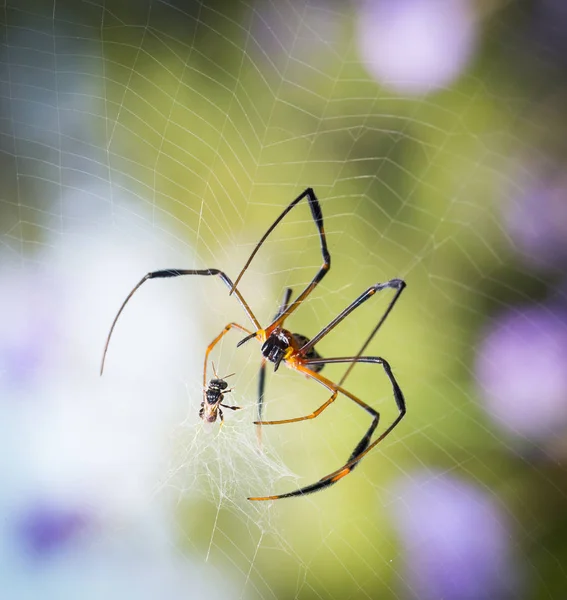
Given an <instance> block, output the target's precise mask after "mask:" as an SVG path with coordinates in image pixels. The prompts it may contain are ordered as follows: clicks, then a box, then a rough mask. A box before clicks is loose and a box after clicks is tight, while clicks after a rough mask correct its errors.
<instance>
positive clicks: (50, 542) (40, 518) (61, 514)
mask: <svg viewBox="0 0 567 600" xmlns="http://www.w3.org/2000/svg"><path fill="white" fill-rule="evenodd" d="M91 521H92V518H91V515H89V514H87V512H86V511H84V510H79V509H78V508H76V507H68V508H65V507H64V506H61V505H58V504H45V503H40V504H37V505H35V506H31V507H28V509H27V510H25V511H24V512H23V513H22V514H21V515H20V518H19V520H18V527H17V529H18V532H17V535H18V538H19V539H20V540H21V542H22V545H23V546H24V549H25V551H26V552H27V553H28V554H31V555H32V556H33V557H34V558H38V559H45V558H48V557H49V556H50V555H53V554H55V553H56V552H58V551H62V550H65V549H69V548H70V547H72V545H73V544H74V543H77V541H78V540H79V537H80V536H81V535H84V534H85V533H86V531H87V530H88V529H89V528H90V527H91V526H92V522H91Z"/></svg>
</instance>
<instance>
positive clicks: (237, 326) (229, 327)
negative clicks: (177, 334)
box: [203, 323, 250, 399]
mask: <svg viewBox="0 0 567 600" xmlns="http://www.w3.org/2000/svg"><path fill="white" fill-rule="evenodd" d="M232 328H234V329H238V330H239V331H243V332H244V333H250V332H249V331H248V329H246V328H245V327H242V325H239V324H238V323H229V324H228V325H226V326H225V328H224V329H223V330H222V331H221V332H220V333H219V334H218V335H217V337H216V338H215V339H214V340H213V341H212V342H211V343H210V344H209V345H208V346H207V349H206V350H205V363H204V366H203V399H206V393H207V364H208V362H209V354H210V353H211V352H212V351H213V349H214V347H215V346H216V345H217V344H218V343H219V342H220V341H221V340H222V338H223V337H224V336H225V335H226V334H227V333H228V332H229V331H230V330H231V329H232ZM213 372H215V371H214V369H213ZM233 375H234V373H233ZM215 377H216V372H215ZM227 377H230V375H227ZM229 391H230V390H229ZM224 393H225V394H226V393H227V392H224Z"/></svg>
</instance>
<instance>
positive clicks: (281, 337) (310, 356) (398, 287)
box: [101, 188, 406, 500]
mask: <svg viewBox="0 0 567 600" xmlns="http://www.w3.org/2000/svg"><path fill="white" fill-rule="evenodd" d="M304 199H306V200H307V201H308V203H309V207H310V209H311V216H312V218H313V221H314V222H315V225H316V227H317V230H318V233H319V242H320V246H321V254H322V257H323V264H322V265H321V267H320V268H319V269H318V271H317V272H316V273H315V276H314V277H313V279H312V280H311V282H310V283H309V284H308V285H307V286H306V287H305V289H304V290H303V291H302V292H301V293H300V294H299V295H298V296H297V297H296V298H295V300H293V301H292V300H291V290H289V289H287V290H286V292H285V295H284V299H283V302H282V305H281V306H280V309H279V310H278V313H277V314H276V316H275V318H274V319H273V320H272V322H271V323H270V324H269V325H268V326H266V327H265V328H263V327H261V325H260V323H259V321H258V319H257V318H256V316H255V315H254V313H253V312H252V310H251V309H250V307H249V306H248V304H247V302H246V300H245V299H244V298H243V296H242V295H241V293H240V292H239V290H238V289H237V285H238V283H239V281H240V279H241V277H242V276H243V275H244V273H245V272H246V270H247V269H248V267H249V265H250V263H251V262H252V259H253V258H254V256H255V255H256V253H257V252H258V250H259V249H260V247H261V246H262V244H263V243H264V242H265V240H266V238H267V237H268V236H269V235H270V233H272V231H273V230H274V229H275V228H276V226H277V225H278V224H279V223H280V222H281V221H282V219H283V218H284V217H285V216H286V215H287V214H288V213H289V212H290V211H291V210H292V209H293V208H294V207H295V206H297V204H299V202H301V201H302V200H304ZM330 268H331V256H330V253H329V250H328V248H327V240H326V236H325V229H324V226H323V213H322V210H321V205H320V203H319V200H318V199H317V196H316V195H315V192H314V191H313V189H312V188H307V189H306V190H305V191H304V192H302V193H301V194H300V195H299V196H297V198H295V199H294V200H293V201H292V202H291V203H290V204H289V205H288V206H287V207H286V208H285V209H284V210H283V212H282V213H281V214H280V216H279V217H278V218H277V219H276V220H275V221H274V222H273V223H272V225H271V226H270V227H269V228H268V230H267V231H266V233H265V234H264V235H263V236H262V238H261V239H260V241H259V242H258V244H257V245H256V247H255V248H254V250H253V252H252V254H251V255H250V257H249V258H248V260H247V262H246V264H245V265H244V267H243V268H242V270H241V272H240V274H239V275H238V277H237V278H236V280H235V282H234V283H232V281H231V280H230V278H229V277H228V276H227V275H226V274H225V273H224V272H222V271H220V270H218V269H201V270H199V269H166V270H161V271H153V272H151V273H148V274H147V275H145V276H144V277H143V278H142V279H141V280H140V281H139V282H138V284H137V285H136V286H135V287H134V289H133V290H132V291H131V292H130V293H129V294H128V296H127V297H126V299H125V300H124V302H123V303H122V306H121V307H120V310H119V311H118V314H117V315H116V317H115V318H114V321H113V323H112V326H111V328H110V332H109V334H108V338H107V340H106V345H105V348H104V353H103V358H102V366H101V372H102V369H103V368H104V360H105V357H106V353H107V350H108V344H109V342H110V337H111V335H112V332H113V331H114V327H115V326H116V322H117V321H118V318H119V317H120V314H121V313H122V311H123V309H124V307H125V306H126V304H127V302H128V301H129V300H130V298H131V297H132V295H133V294H134V293H135V292H136V291H137V290H138V288H139V287H140V286H141V285H142V284H143V283H144V282H146V281H147V280H148V279H157V278H166V277H180V276H185V275H203V276H218V277H219V278H220V279H221V281H222V282H223V283H224V284H225V285H226V286H227V287H228V288H229V290H230V294H234V296H235V297H236V299H237V301H238V302H239V304H240V306H241V307H242V309H243V310H244V312H245V313H246V316H247V317H248V319H249V321H250V322H251V324H252V327H253V330H252V331H251V330H249V329H247V328H246V327H243V326H242V325H240V324H238V323H228V324H227V325H226V326H225V327H224V329H223V330H222V331H221V333H220V334H219V335H218V336H217V337H216V338H215V339H214V340H213V341H212V342H211V344H209V346H208V347H207V350H206V353H205V365H206V364H207V360H208V357H209V354H210V352H211V351H212V350H213V348H214V347H215V345H216V344H217V343H218V342H219V341H220V340H221V339H222V338H223V337H224V336H225V335H226V334H227V333H228V332H229V331H230V330H231V329H236V330H238V331H242V332H243V333H245V334H246V337H245V338H244V339H242V340H241V341H240V342H239V343H238V346H241V345H242V344H244V343H246V342H247V341H249V340H251V339H254V338H255V339H256V340H257V341H258V342H259V343H260V344H261V350H260V351H261V355H262V357H261V364H260V376H259V394H258V401H257V414H258V420H257V421H255V424H256V425H259V426H261V425H278V424H283V423H296V422H298V421H305V420H308V419H314V418H316V417H318V416H319V415H320V414H321V413H322V412H323V411H324V410H325V409H326V408H327V407H328V406H330V405H331V404H332V403H333V402H334V401H335V399H336V398H337V396H338V394H339V393H340V394H342V395H344V396H346V397H347V398H348V399H349V400H351V401H352V402H354V403H355V404H357V405H358V406H360V407H361V408H363V409H364V410H365V411H366V412H367V413H368V414H369V415H370V417H371V418H372V421H371V423H370V426H369V427H368V429H367V430H366V432H365V433H364V435H363V436H362V438H361V440H360V442H359V443H358V444H357V445H356V447H355V448H354V450H353V451H352V453H351V454H350V456H349V458H348V459H347V461H346V462H345V464H344V465H342V466H341V467H340V468H339V469H337V470H335V471H333V472H332V473H329V474H328V475H325V476H324V477H322V478H321V479H319V480H318V481H316V482H315V483H312V484H310V485H307V486H304V487H301V488H299V489H297V490H294V491H291V492H287V493H284V494H279V495H273V496H258V497H251V498H249V500H278V499H280V498H291V497H293V496H302V495H305V494H311V493H313V492H316V491H318V490H321V489H323V488H326V487H329V486H331V485H333V484H334V483H336V482H337V481H339V480H340V479H342V478H343V477H345V476H346V475H348V474H349V473H350V472H351V471H352V470H353V469H354V468H355V467H356V466H357V465H358V464H359V462H360V461H361V460H362V458H364V457H365V456H366V455H367V454H368V453H369V452H370V451H371V450H372V449H373V448H374V447H375V446H376V445H377V444H379V443H380V442H381V441H382V440H383V439H384V438H385V437H386V436H387V435H388V434H389V433H391V431H392V430H393V429H394V428H395V427H396V426H397V425H398V424H399V423H400V421H401V420H402V418H403V417H404V415H405V414H406V403H405V399H404V395H403V393H402V390H401V389H400V386H399V385H398V382H397V380H396V378H395V377H394V374H393V372H392V369H391V367H390V365H389V363H388V362H387V361H386V360H385V359H384V358H382V357H380V356H363V353H364V352H365V350H366V348H367V347H368V345H369V344H370V342H371V340H372V339H373V338H374V336H375V335H376V333H377V332H378V330H379V329H380V328H381V327H382V325H383V323H384V321H385V320H386V318H387V317H388V315H389V314H390V312H391V311H392V309H393V308H394V306H395V304H396V302H397V301H398V299H399V297H400V295H401V293H402V291H403V290H404V288H405V287H406V284H405V282H404V281H403V280H402V279H391V280H389V281H385V282H382V283H376V284H374V285H373V286H371V287H369V288H368V289H367V290H365V291H364V292H363V293H362V294H360V295H359V296H358V298H356V299H355V300H354V301H353V302H352V303H351V304H349V305H348V306H347V307H346V308H345V309H344V310H343V311H341V312H340V313H339V314H338V315H337V316H336V317H335V318H334V319H333V320H332V321H331V322H330V323H329V324H328V325H326V326H325V327H324V328H323V329H322V330H321V331H319V332H318V333H317V334H316V335H315V336H314V337H313V338H311V339H309V338H307V337H305V336H304V335H301V334H298V333H292V332H291V331H289V330H288V329H285V328H284V323H285V321H286V320H287V319H288V318H289V317H290V316H291V315H292V314H293V313H294V312H295V311H296V310H297V309H298V308H299V307H300V306H301V304H302V303H303V302H304V301H305V300H306V299H307V298H308V297H309V296H310V294H311V293H312V292H313V290H314V289H315V288H316V287H317V285H318V284H319V283H320V282H321V280H322V279H323V277H325V275H326V274H327V273H328V271H329V270H330ZM386 289H392V290H394V295H393V297H392V298H391V300H390V302H389V304H388V306H387V307H386V310H385V311H384V313H383V314H382V316H381V317H380V319H379V320H378V322H377V324H376V325H375V326H374V329H372V331H371V332H370V335H369V336H368V338H367V339H366V341H365V342H364V344H363V345H362V347H361V349H360V351H359V352H358V354H357V355H356V356H343V357H332V358H323V357H321V356H320V355H319V354H318V353H317V351H316V350H315V345H316V344H317V343H319V342H320V341H321V340H322V339H323V338H324V337H325V336H326V335H328V334H329V333H330V332H331V331H332V330H333V329H334V328H335V327H336V326H337V325H339V323H341V322H342V321H343V320H344V319H346V318H347V317H348V316H349V315H350V314H351V313H352V312H353V311H354V310H356V309H357V308H358V307H359V306H361V305H362V304H363V303H364V302H366V301H367V300H369V299H370V298H372V297H373V296H374V295H375V294H376V293H377V292H380V291H382V290H386ZM268 362H271V363H272V364H273V365H274V371H277V370H278V368H279V366H280V365H281V364H282V363H284V364H285V365H286V366H287V367H289V368H291V369H293V370H295V371H298V372H299V373H302V374H303V375H306V376H307V377H309V378H311V379H314V380H315V381H317V382H319V383H320V384H321V385H322V386H324V387H325V388H327V390H328V391H329V392H330V394H331V395H330V397H329V399H328V400H327V401H326V402H324V403H323V404H322V405H321V406H320V407H319V408H317V409H316V410H315V411H313V412H312V413H309V414H308V415H304V416H299V417H293V418H290V419H283V420H279V421H264V420H262V409H263V403H264V389H265V370H266V365H267V363H268ZM337 363H347V364H349V366H348V368H347V370H346V372H345V373H344V375H343V376H342V378H341V379H340V381H339V382H338V383H335V382H333V381H331V380H330V379H327V378H326V377H324V376H322V375H321V374H320V371H321V370H322V369H323V367H324V366H325V365H326V364H337ZM358 363H370V364H376V365H381V366H382V369H383V370H384V373H385V374H386V376H387V378H388V380H389V381H390V384H391V386H392V391H393V396H394V401H395V403H396V407H397V409H398V415H397V416H396V418H395V419H394V421H393V422H392V423H391V424H390V425H388V427H386V429H385V430H384V431H383V432H382V433H381V434H380V435H379V436H378V437H377V438H376V439H374V440H373V439H372V438H373V436H374V432H375V431H376V429H377V428H378V424H379V421H380V413H379V412H378V411H377V410H375V409H374V408H372V407H371V406H369V405H368V404H367V403H366V402H364V401H363V400H361V399H360V398H358V397H357V396H355V395H354V394H352V393H351V392H349V391H348V390H347V389H345V388H344V387H343V383H344V381H345V379H346V378H347V377H348V375H349V374H350V372H351V371H352V368H353V367H354V365H355V364H358ZM205 379H206V378H205Z"/></svg>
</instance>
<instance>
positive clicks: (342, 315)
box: [298, 279, 406, 384]
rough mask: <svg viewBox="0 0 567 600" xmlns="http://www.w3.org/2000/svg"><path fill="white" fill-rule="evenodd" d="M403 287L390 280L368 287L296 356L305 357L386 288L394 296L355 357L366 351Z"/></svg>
mask: <svg viewBox="0 0 567 600" xmlns="http://www.w3.org/2000/svg"><path fill="white" fill-rule="evenodd" d="M405 287H406V283H405V281H403V280H402V279H390V281H386V282H384V283H376V284H374V285H373V286H372V287H369V288H368V289H367V290H366V291H365V292H363V293H362V294H361V295H360V296H359V297H358V298H357V299H356V300H355V301H354V302H352V303H351V304H349V305H348V306H347V307H346V308H345V309H344V310H343V311H342V312H341V313H340V314H339V315H337V316H336V317H335V318H334V319H333V320H332V321H331V322H330V323H329V324H328V325H327V326H326V327H324V328H323V329H322V330H321V331H320V332H319V333H318V334H317V335H316V336H315V337H313V338H311V339H310V340H309V341H308V342H307V343H306V344H304V345H303V346H302V347H301V348H300V349H299V350H298V354H299V355H300V356H305V355H306V353H307V352H309V350H311V348H313V347H314V346H315V344H317V343H318V342H319V341H321V340H322V339H323V338H324V337H325V336H326V335H327V334H328V333H330V332H331V331H332V330H333V329H334V328H335V327H336V326H337V325H338V324H339V323H340V322H341V321H343V320H344V319H346V317H348V316H349V315H350V314H351V313H352V312H353V311H354V310H356V309H357V308H358V307H359V306H361V305H362V304H364V303H365V302H366V301H367V300H369V299H370V298H372V296H374V294H376V292H381V291H382V290H385V289H388V288H392V289H395V290H396V293H395V294H394V297H393V298H392V299H391V300H390V303H389V304H388V306H387V308H386V311H385V312H384V314H383V315H382V317H381V318H380V320H379V321H378V323H377V325H376V326H375V327H374V329H373V330H372V331H371V332H370V335H369V336H368V338H367V339H366V341H365V342H364V344H363V345H362V348H361V349H360V350H359V352H358V355H357V356H360V355H361V354H362V353H363V352H364V350H366V348H367V347H368V344H369V343H370V342H371V340H372V338H373V337H374V336H375V335H376V333H377V332H378V330H379V329H380V327H382V324H383V323H384V321H385V320H386V318H387V317H388V315H389V314H390V312H392V309H393V308H394V306H395V304H396V302H397V301H398V298H399V297H400V295H401V293H402V292H403V291H404V288H405ZM345 362H346V361H345ZM355 363H356V361H351V365H350V367H349V368H348V369H347V371H346V373H345V374H344V375H343V377H342V379H341V381H340V383H341V384H342V383H343V382H344V380H345V379H346V377H347V375H348V374H349V373H350V371H351V369H352V367H353V366H354V364H355ZM311 364H315V363H313V362H311ZM318 364H322V363H318Z"/></svg>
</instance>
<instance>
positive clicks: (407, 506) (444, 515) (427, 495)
mask: <svg viewBox="0 0 567 600" xmlns="http://www.w3.org/2000/svg"><path fill="white" fill-rule="evenodd" d="M396 492H397V495H398V499H397V502H396V504H395V507H394V525H395V527H396V529H397V531H398V534H399V537H400V540H401V543H402V545H403V547H404V550H405V560H406V577H405V578H404V582H405V583H406V584H407V586H408V590H407V592H408V594H409V597H411V598H416V599H419V600H439V599H440V598H443V599H444V600H483V599H489V598H490V599H492V600H494V599H496V598H506V597H511V596H510V594H511V592H512V590H513V588H514V587H515V575H514V573H513V570H512V564H511V560H510V555H509V547H508V540H509V535H510V534H509V532H508V531H507V529H506V525H505V523H504V519H503V517H502V515H501V514H500V511H499V509H498V507H497V506H496V503H495V502H494V501H493V499H491V497H490V496H488V495H486V494H485V493H483V492H482V491H481V490H480V489H478V488H476V487H475V486H473V485H472V484H470V483H466V482H464V481H461V480H459V479H457V478H455V477H452V476H449V475H445V474H437V473H431V472H429V471H426V472H423V473H419V474H417V475H414V476H413V477H412V478H411V479H408V480H407V481H404V482H402V483H400V484H398V487H397V489H396Z"/></svg>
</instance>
